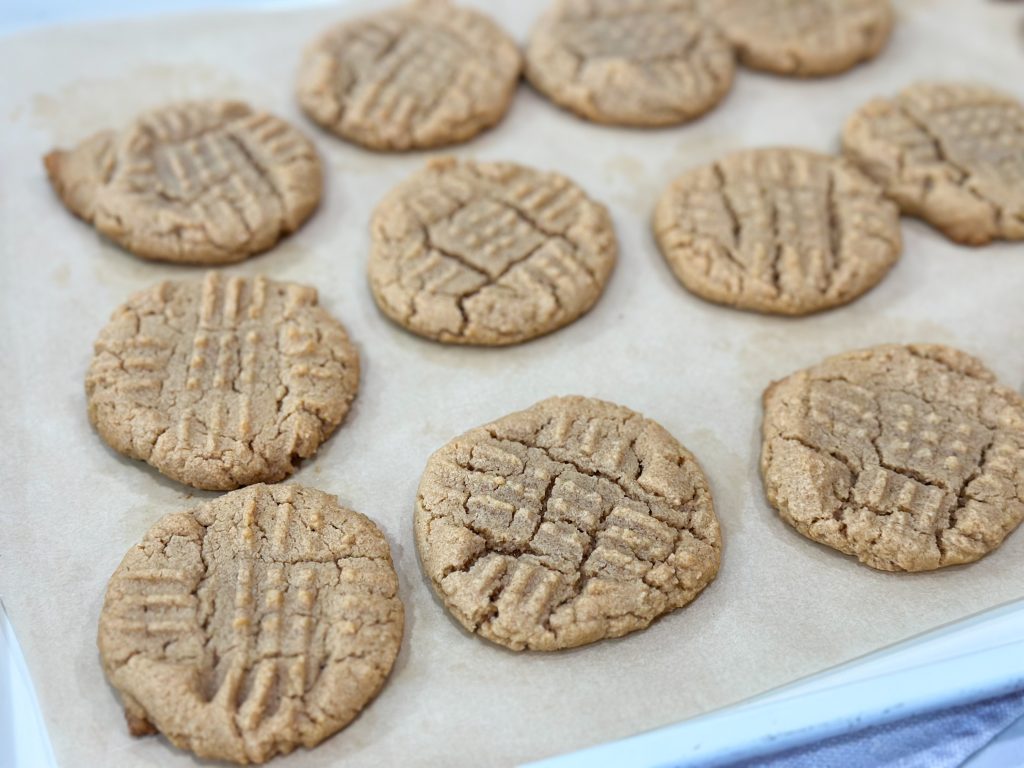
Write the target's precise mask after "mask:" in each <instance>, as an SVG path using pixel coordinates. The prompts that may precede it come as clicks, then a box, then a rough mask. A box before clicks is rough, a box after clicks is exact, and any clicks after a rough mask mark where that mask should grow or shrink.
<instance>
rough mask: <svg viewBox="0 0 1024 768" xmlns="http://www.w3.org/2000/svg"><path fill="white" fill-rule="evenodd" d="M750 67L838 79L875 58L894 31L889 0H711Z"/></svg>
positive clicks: (720, 23)
mask: <svg viewBox="0 0 1024 768" xmlns="http://www.w3.org/2000/svg"><path fill="white" fill-rule="evenodd" d="M708 3H709V12H710V16H711V18H713V19H714V21H715V22H716V23H717V24H718V26H719V27H720V28H721V30H722V32H724V33H725V36H726V37H727V38H728V39H729V41H730V42H731V43H732V44H733V45H734V46H736V51H737V53H738V54H739V58H740V61H741V62H742V63H743V64H746V65H747V66H748V67H753V68H754V69H763V70H766V71H768V72H775V73H777V74H780V75H799V76H802V77H808V76H815V75H833V74H837V73H839V72H844V71H846V70H847V69H850V68H851V67H853V66H855V65H857V64H859V63H860V62H862V61H867V60H868V59H872V58H874V57H875V56H876V55H878V52H879V51H881V50H882V48H883V47H884V46H885V43H886V42H887V41H888V39H889V34H890V33H891V32H892V26H893V21H894V19H895V14H894V13H893V9H892V3H891V2H890V0H757V1H756V2H750V0H708Z"/></svg>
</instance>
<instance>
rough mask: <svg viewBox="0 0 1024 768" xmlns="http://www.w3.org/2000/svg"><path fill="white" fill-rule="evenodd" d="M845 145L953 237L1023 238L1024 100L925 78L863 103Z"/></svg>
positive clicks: (900, 198) (895, 194) (912, 208)
mask: <svg viewBox="0 0 1024 768" xmlns="http://www.w3.org/2000/svg"><path fill="white" fill-rule="evenodd" d="M843 149H844V151H845V152H846V153H847V155H849V156H850V157H851V158H852V159H853V160H854V161H855V162H856V163H858V164H859V165H860V166H861V168H862V169H863V170H864V171H865V172H866V173H867V174H868V175H870V176H872V177H873V178H874V179H875V180H877V181H878V182H879V183H880V184H882V186H883V187H885V190H886V193H887V194H888V195H889V196H890V197H892V198H893V199H894V200H895V201H896V202H897V203H899V205H900V207H901V208H902V209H903V211H904V213H907V214H909V215H911V216H917V217H919V218H922V219H924V220H925V221H927V222H928V223H930V224H931V225H932V226H934V227H936V228H937V229H939V230H940V231H941V232H942V233H943V234H945V235H946V236H947V237H949V238H951V239H952V240H955V241H956V242H958V243H966V244H969V245H982V244H984V243H987V242H990V241H991V240H996V239H1004V240H1024V104H1022V103H1021V102H1019V101H1017V100H1016V99H1014V98H1013V97H1012V96H1010V95H1008V94H1006V93H1002V92H1000V91H997V90H994V89H992V88H988V87H986V86H983V85H971V84H966V83H918V84H916V85H912V86H911V87H909V88H907V89H906V90H904V91H903V92H902V93H900V94H899V95H897V96H896V97H894V98H891V99H875V100H873V101H871V102H869V103H868V104H867V105H865V106H864V107H862V108H861V109H860V110H858V111H857V112H856V113H855V114H854V115H853V116H852V117H851V118H850V119H849V120H848V121H847V123H846V126H845V129H844V131H843Z"/></svg>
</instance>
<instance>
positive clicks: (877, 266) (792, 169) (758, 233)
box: [654, 148, 902, 314]
mask: <svg viewBox="0 0 1024 768" xmlns="http://www.w3.org/2000/svg"><path fill="white" fill-rule="evenodd" d="M654 230H655V235H656V236H657V239H658V244H659V246H660V247H661V250H662V253H663V254H664V256H665V258H666V260H667V261H668V263H669V265H670V266H671V267H672V270H673V272H675V274H676V276H677V277H678V278H679V280H680V282H682V283H683V284H684V285H685V286H686V287H687V288H689V289H690V290H692V291H694V292H695V293H697V294H698V295H700V296H703V297H704V298H707V299H710V300H712V301H717V302H720V303H723V304H728V305H732V306H737V307H741V308H744V309H753V310H757V311H762V312H777V313H782V314H805V313H808V312H814V311H817V310H821V309H825V308H828V307H832V306H836V305H837V304H843V303H846V302H848V301H851V300H853V299H855V298H857V297H858V296H860V295H861V294H862V293H864V292H865V291H867V290H869V289H870V288H872V287H873V286H874V285H875V284H876V283H878V281H879V280H881V279H882V278H883V277H884V276H885V275H886V273H887V272H888V271H889V269H890V268H891V267H892V265H893V264H895V263H896V261H897V259H898V258H899V256H900V251H901V249H902V239H901V236H900V220H899V209H898V208H897V206H896V205H895V203H893V202H892V201H890V200H888V199H886V198H885V196H884V195H883V193H882V190H881V188H880V187H879V186H878V185H877V184H875V183H874V182H873V181H871V179H869V178H868V177H866V176H865V175H864V174H862V173H861V172H860V171H858V170H857V169H856V168H855V167H854V166H853V165H852V164H851V163H849V162H847V161H845V160H842V159H840V158H835V157H830V156H827V155H821V154H818V153H816V152H808V151H806V150H801V149H793V148H771V149H753V150H741V151H739V152H733V153H731V154H729V155H726V156H725V157H723V158H722V159H721V160H719V161H718V162H716V163H714V164H712V165H709V166H704V167H701V168H697V169H694V170H691V171H688V172H686V173H684V174H683V175H682V176H680V177H679V178H678V179H676V180H675V181H674V182H673V183H672V184H671V185H670V186H669V188H668V189H667V190H666V192H665V193H664V195H663V196H662V198H661V200H660V202H659V203H658V207H657V209H656V212H655V216H654Z"/></svg>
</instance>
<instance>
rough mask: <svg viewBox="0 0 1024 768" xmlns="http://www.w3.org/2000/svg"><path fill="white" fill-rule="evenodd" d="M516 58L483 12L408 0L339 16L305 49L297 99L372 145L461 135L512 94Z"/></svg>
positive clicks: (410, 145)
mask: <svg viewBox="0 0 1024 768" xmlns="http://www.w3.org/2000/svg"><path fill="white" fill-rule="evenodd" d="M521 69H522V58H521V56H520V54H519V49H518V47H517V46H516V44H515V42H514V41H513V40H512V39H511V38H510V37H509V36H508V35H507V34H505V32H503V31H502V30H501V29H500V28H499V27H498V26H497V25H496V24H495V23H494V22H493V21H491V20H490V19H489V18H488V17H487V16H485V15H484V14H482V13H479V12H477V11H474V10H470V9H469V8H463V7H461V6H458V5H455V4H453V3H450V2H447V0H413V2H410V3H407V4H405V5H401V6H396V7H392V8H388V9H386V10H383V11H380V12H378V13H374V14H372V15H368V16H360V17H357V18H354V19H351V20H349V21H344V22H342V23H340V24H338V25H337V26H335V27H333V28H332V29H330V30H329V31H328V32H326V33H325V34H324V35H323V36H322V37H320V38H319V39H318V40H317V41H316V42H314V43H313V44H312V45H311V46H310V47H309V48H308V49H307V51H306V53H305V57H304V59H303V62H302V67H301V69H300V74H299V80H298V99H299V104H300V105H301V106H302V108H303V110H304V111H305V112H306V114H307V115H309V117H310V118H312V119H313V120H315V121H316V122H317V123H319V124H320V125H321V126H322V127H323V128H325V129H326V130H328V131H331V132H332V133H335V134H337V135H338V136H340V137H342V138H344V139H348V140H349V141H353V142H356V143H357V144H361V145H363V146H365V147H368V148H370V149H377V150H409V149H426V148H430V147H437V146H442V145H446V144H455V143H457V142H461V141H466V140H467V139H470V138H472V137H473V136H475V135H476V134H478V133H480V132H481V131H483V130H485V129H487V128H490V127H491V126H493V125H494V124H496V123H497V122H498V121H499V120H501V118H502V117H503V116H504V115H505V112H506V111H507V110H508V107H509V105H510V104H511V102H512V96H513V95H514V93H515V89H516V85H517V83H518V81H519V73H520V70H521Z"/></svg>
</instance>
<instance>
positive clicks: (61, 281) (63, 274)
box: [50, 264, 71, 288]
mask: <svg viewBox="0 0 1024 768" xmlns="http://www.w3.org/2000/svg"><path fill="white" fill-rule="evenodd" d="M70 278H71V268H70V267H69V266H68V265H67V264H61V265H60V266H59V267H57V268H56V269H54V270H53V272H51V273H50V279H51V280H52V281H53V283H54V285H57V286H59V287H61V288H64V287H65V286H67V284H68V280H69V279H70Z"/></svg>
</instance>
